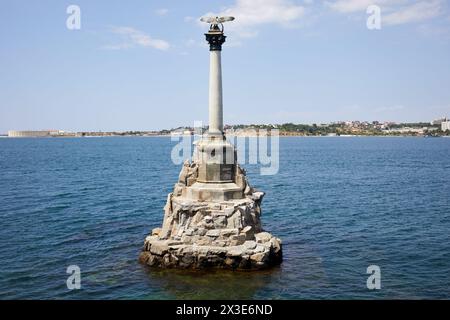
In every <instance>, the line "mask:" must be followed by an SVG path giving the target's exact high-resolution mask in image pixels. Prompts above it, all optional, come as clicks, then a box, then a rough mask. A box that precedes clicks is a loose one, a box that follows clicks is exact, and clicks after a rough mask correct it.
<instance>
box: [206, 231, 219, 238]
mask: <svg viewBox="0 0 450 320" xmlns="http://www.w3.org/2000/svg"><path fill="white" fill-rule="evenodd" d="M206 235H207V236H208V237H213V238H217V237H218V236H220V229H213V230H209V231H208V232H207V233H206Z"/></svg>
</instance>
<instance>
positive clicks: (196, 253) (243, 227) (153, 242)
mask: <svg viewBox="0 0 450 320" xmlns="http://www.w3.org/2000/svg"><path fill="white" fill-rule="evenodd" d="M201 167H202V166H201V164H199V163H196V162H192V163H190V162H189V161H186V162H185V164H184V165H183V168H182V170H181V173H180V176H179V180H178V182H177V183H176V184H175V187H174V191H173V192H172V193H170V194H169V195H168V197H167V202H166V205H165V207H164V221H163V225H162V228H156V229H153V231H152V233H151V235H149V236H148V237H147V238H146V239H145V242H144V247H143V251H142V253H141V255H140V257H139V259H140V261H141V262H142V263H144V264H147V265H149V266H151V267H162V268H185V269H188V268H190V269H202V268H225V269H234V270H235V269H240V270H243V269H263V268H268V267H271V266H274V265H277V264H279V263H281V260H282V250H281V240H280V239H278V238H276V237H274V236H272V235H271V234H270V233H268V232H264V230H263V229H262V226H261V202H262V199H263V197H264V192H260V191H257V190H255V189H254V188H252V187H251V186H250V185H249V183H248V181H247V178H246V175H245V171H244V170H243V169H242V168H240V167H239V166H238V165H235V169H234V170H235V171H236V172H235V174H233V177H234V178H233V182H232V183H221V184H218V183H198V181H197V179H198V177H199V175H198V173H199V171H200V172H201ZM199 168H200V169H199ZM213 171H214V170H213ZM214 172H215V171H214ZM233 172H234V171H233ZM229 185H231V187H229ZM230 190H231V191H230Z"/></svg>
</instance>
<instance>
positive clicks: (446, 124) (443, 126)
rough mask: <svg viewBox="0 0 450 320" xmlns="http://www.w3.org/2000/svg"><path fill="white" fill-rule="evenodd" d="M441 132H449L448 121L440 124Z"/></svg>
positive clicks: (449, 123)
mask: <svg viewBox="0 0 450 320" xmlns="http://www.w3.org/2000/svg"><path fill="white" fill-rule="evenodd" d="M441 130H442V131H447V130H449V131H450V121H448V120H447V121H443V122H442V123H441Z"/></svg>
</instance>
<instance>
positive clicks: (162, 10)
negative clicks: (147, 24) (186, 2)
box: [155, 8, 169, 16]
mask: <svg viewBox="0 0 450 320" xmlns="http://www.w3.org/2000/svg"><path fill="white" fill-rule="evenodd" d="M155 13H156V14H157V15H158V16H165V15H166V14H168V13H169V9H166V8H161V9H158V10H156V11H155Z"/></svg>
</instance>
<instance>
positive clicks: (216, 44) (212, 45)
mask: <svg viewBox="0 0 450 320" xmlns="http://www.w3.org/2000/svg"><path fill="white" fill-rule="evenodd" d="M205 36H206V41H208V43H209V50H210V51H221V50H222V44H224V43H225V39H226V38H227V37H226V36H224V34H223V33H222V32H221V31H219V32H208V33H205Z"/></svg>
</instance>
